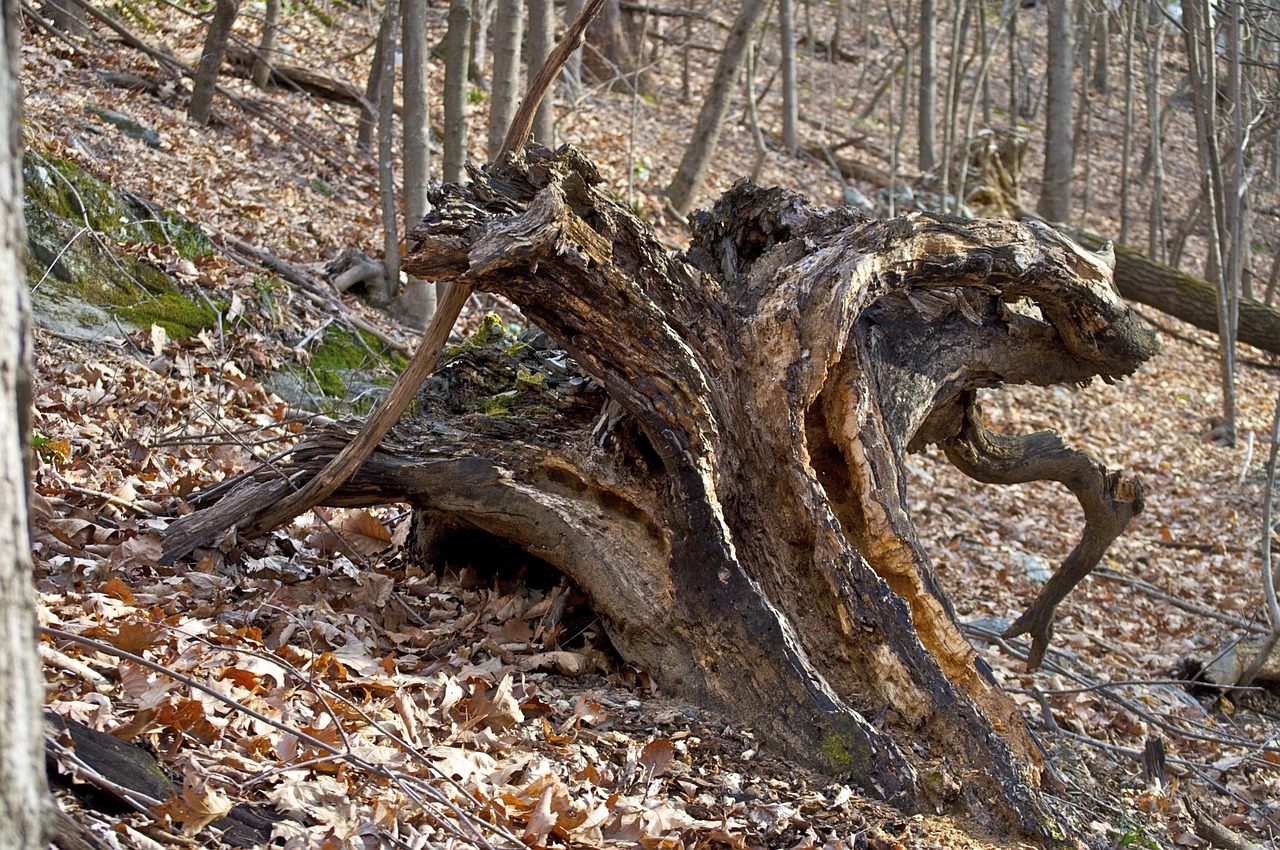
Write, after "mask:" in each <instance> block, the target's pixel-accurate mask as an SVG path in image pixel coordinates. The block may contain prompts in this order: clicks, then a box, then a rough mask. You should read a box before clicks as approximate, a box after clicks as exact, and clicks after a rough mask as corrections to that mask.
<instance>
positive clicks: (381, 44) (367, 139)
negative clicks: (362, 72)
mask: <svg viewBox="0 0 1280 850" xmlns="http://www.w3.org/2000/svg"><path fill="white" fill-rule="evenodd" d="M391 25H393V26H394V23H392V24H391ZM387 26H388V20H387V14H386V9H385V7H384V8H383V13H382V17H381V18H380V19H379V21H378V38H377V41H376V43H375V45H374V48H373V60H372V61H371V62H370V63H369V79H368V81H367V82H366V83H365V87H364V103H363V105H362V107H361V109H360V122H359V124H358V126H357V128H356V146H357V147H359V148H360V149H361V150H365V151H367V150H372V149H373V143H374V141H376V139H377V135H378V107H379V100H380V98H381V96H382V95H381V93H382V71H383V69H384V68H385V67H386V64H387V60H386V58H385V57H384V56H383V53H384V52H385V50H386V45H387ZM391 43H392V44H393V45H394V44H395V41H394V39H393V40H392V42H391ZM394 100H395V98H394V97H393V98H392V101H393V102H394Z"/></svg>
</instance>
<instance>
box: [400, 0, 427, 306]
mask: <svg viewBox="0 0 1280 850" xmlns="http://www.w3.org/2000/svg"><path fill="white" fill-rule="evenodd" d="M400 14H401V17H402V18H403V23H402V25H401V30H402V34H401V36H400V43H401V45H402V46H403V51H404V71H403V74H404V83H403V87H404V145H403V147H402V148H401V151H402V153H401V158H402V159H403V161H404V232H405V233H408V232H409V231H411V230H413V228H414V227H416V226H417V224H418V222H419V221H421V220H422V217H423V216H424V215H426V214H427V208H428V201H427V188H428V185H429V183H430V179H431V109H430V103H431V100H430V91H429V89H428V85H427V58H428V54H429V51H428V48H427V0H402V6H401V10H400ZM398 252H399V246H398V245H397V253H398ZM400 312H401V315H402V316H403V317H404V320H405V322H406V323H407V324H409V325H412V326H413V327H415V328H425V327H426V326H427V323H428V322H430V321H431V317H432V315H434V314H435V312H436V286H435V284H433V283H430V282H428V281H425V280H418V279H417V278H415V277H413V276H410V277H409V279H408V280H407V281H405V285H404V294H403V295H402V296H401V299H400Z"/></svg>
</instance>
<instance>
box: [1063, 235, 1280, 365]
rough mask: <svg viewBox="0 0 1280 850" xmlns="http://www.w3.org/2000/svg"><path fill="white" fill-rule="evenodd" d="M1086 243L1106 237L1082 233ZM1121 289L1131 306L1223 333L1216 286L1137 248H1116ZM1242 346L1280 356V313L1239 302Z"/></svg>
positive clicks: (1250, 300)
mask: <svg viewBox="0 0 1280 850" xmlns="http://www.w3.org/2000/svg"><path fill="white" fill-rule="evenodd" d="M1077 238H1079V239H1080V241H1081V244H1084V245H1090V246H1093V245H1097V244H1099V243H1101V242H1102V241H1103V240H1102V237H1100V236H1097V235H1095V234H1092V233H1088V234H1078V236H1077ZM1115 251H1116V288H1117V289H1119V290H1120V294H1121V295H1123V296H1124V297H1125V298H1128V299H1129V300H1131V301H1137V302H1138V303H1139V304H1146V305H1148V306H1150V307H1155V308H1156V309H1157V310H1160V311H1161V312H1164V313H1168V314H1169V315H1170V316H1176V317H1177V318H1179V319H1181V320H1182V321H1184V322H1187V323H1189V324H1192V325H1195V326H1196V327H1198V328H1200V329H1202V330H1206V331H1210V332H1211V333H1215V334H1216V333H1217V332H1218V295H1217V292H1216V291H1215V290H1214V288H1213V284H1211V283H1209V282H1208V281H1205V280H1202V279H1201V278H1198V277H1196V276H1195V275H1193V274H1188V273H1186V272H1184V271H1181V270H1180V269H1175V268H1173V267H1172V266H1166V265H1164V264H1163V263H1157V262H1156V261H1155V260H1153V259H1151V258H1150V257H1148V256H1147V255H1146V254H1143V253H1142V252H1140V251H1135V250H1133V249H1132V248H1126V247H1124V246H1117V247H1116V249H1115ZM1239 322H1240V324H1239V328H1238V330H1237V334H1236V338H1237V340H1238V341H1240V342H1243V343H1245V344H1247V345H1252V346H1254V347H1255V348H1260V349H1262V350H1263V351H1269V352H1271V353H1272V354H1280V310H1277V309H1276V308H1274V307H1272V306H1270V305H1268V304H1264V303H1262V302H1261V301H1258V300H1257V299H1254V298H1245V297H1243V296H1242V297H1241V298H1240V318H1239Z"/></svg>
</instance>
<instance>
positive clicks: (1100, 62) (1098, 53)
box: [1090, 0, 1111, 94]
mask: <svg viewBox="0 0 1280 850" xmlns="http://www.w3.org/2000/svg"><path fill="white" fill-rule="evenodd" d="M1092 17H1093V58H1092V60H1091V62H1092V71H1093V73H1092V75H1091V76H1092V79H1091V80H1090V84H1091V85H1092V86H1093V88H1094V91H1096V92H1098V93H1099V94H1106V93H1107V87H1108V85H1109V77H1110V73H1111V8H1110V0H1107V2H1105V3H1102V4H1101V5H1100V6H1099V8H1097V9H1096V10H1094V12H1093V16H1092Z"/></svg>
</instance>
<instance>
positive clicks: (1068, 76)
mask: <svg viewBox="0 0 1280 850" xmlns="http://www.w3.org/2000/svg"><path fill="white" fill-rule="evenodd" d="M1048 4H1049V6H1048V8H1049V52H1048V57H1049V58H1048V83H1047V85H1048V94H1047V95H1046V103H1045V131H1044V182H1043V183H1042V185H1041V187H1040V200H1039V202H1038V203H1037V204H1036V211H1037V212H1039V213H1040V215H1041V216H1043V217H1044V218H1046V219H1048V220H1049V221H1061V222H1065V221H1070V219H1071V171H1072V166H1073V161H1072V159H1073V158H1072V150H1071V94H1072V91H1073V89H1074V83H1073V81H1072V65H1073V64H1074V62H1073V60H1074V50H1073V47H1072V38H1071V30H1072V21H1071V0H1048Z"/></svg>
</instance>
